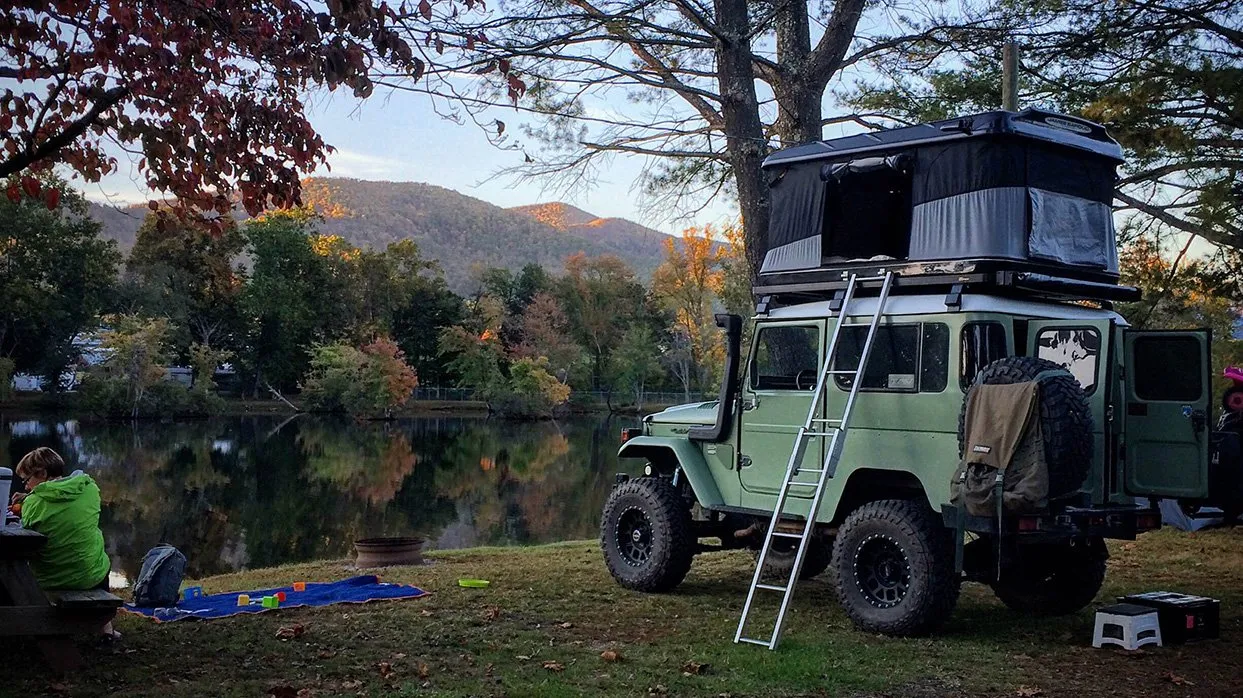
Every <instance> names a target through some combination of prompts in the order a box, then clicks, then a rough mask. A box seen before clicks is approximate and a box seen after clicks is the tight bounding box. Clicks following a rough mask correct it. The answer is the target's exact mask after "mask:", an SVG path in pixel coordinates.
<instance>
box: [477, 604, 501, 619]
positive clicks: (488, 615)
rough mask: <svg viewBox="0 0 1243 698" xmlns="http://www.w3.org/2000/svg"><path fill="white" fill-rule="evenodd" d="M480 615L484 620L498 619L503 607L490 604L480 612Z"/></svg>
mask: <svg viewBox="0 0 1243 698" xmlns="http://www.w3.org/2000/svg"><path fill="white" fill-rule="evenodd" d="M479 617H480V618H482V619H484V620H496V619H497V618H500V617H501V607H500V606H488V607H487V608H485V609H483V612H481V613H480V614H479Z"/></svg>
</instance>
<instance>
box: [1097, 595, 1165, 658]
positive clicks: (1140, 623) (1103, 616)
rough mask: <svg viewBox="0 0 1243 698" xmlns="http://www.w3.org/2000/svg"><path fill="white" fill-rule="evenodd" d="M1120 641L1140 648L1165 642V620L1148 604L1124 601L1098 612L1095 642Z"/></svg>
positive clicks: (1123, 645) (1103, 643) (1117, 643)
mask: <svg viewBox="0 0 1243 698" xmlns="http://www.w3.org/2000/svg"><path fill="white" fill-rule="evenodd" d="M1106 644H1110V645H1118V646H1119V647H1122V648H1124V649H1128V650H1137V649H1139V648H1140V647H1142V646H1144V645H1151V644H1156V646H1157V647H1160V646H1161V624H1160V622H1159V621H1158V620H1157V611H1156V609H1154V608H1150V607H1148V606H1140V605H1138V604H1133V603H1120V604H1115V605H1113V606H1106V607H1104V608H1102V609H1100V610H1099V611H1097V612H1096V632H1095V633H1094V634H1093V637H1092V646H1093V647H1100V646H1101V645H1106Z"/></svg>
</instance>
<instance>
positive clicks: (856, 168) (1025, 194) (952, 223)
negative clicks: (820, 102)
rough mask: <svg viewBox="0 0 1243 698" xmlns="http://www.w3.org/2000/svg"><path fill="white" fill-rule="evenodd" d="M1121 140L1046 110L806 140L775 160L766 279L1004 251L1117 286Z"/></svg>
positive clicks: (986, 256)
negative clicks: (1114, 210)
mask: <svg viewBox="0 0 1243 698" xmlns="http://www.w3.org/2000/svg"><path fill="white" fill-rule="evenodd" d="M1120 162H1122V149H1121V148H1120V147H1119V146H1118V144H1117V142H1115V141H1114V140H1113V139H1112V138H1110V137H1109V135H1108V134H1106V133H1105V129H1104V128H1103V127H1101V126H1100V125H1098V124H1094V123H1091V122H1088V121H1084V120H1082V119H1078V118H1075V117H1069V116H1064V115H1059V114H1053V113H1050V112H1045V111H1039V110H1027V111H1023V112H1019V113H1013V112H1001V111H998V112H988V113H984V114H978V115H975V116H968V117H963V118H958V119H951V120H947V121H939V122H935V123H931V124H921V125H919V126H910V127H906V128H898V129H893V130H889V131H880V132H876V133H868V134H860V135H855V136H848V137H845V138H837V139H833V140H829V141H820V142H815V143H809V144H806V145H801V146H797V147H794V148H789V149H786V150H782V151H780V152H777V153H774V154H772V155H771V156H769V157H768V159H767V160H766V161H765V163H764V170H765V173H766V175H767V177H768V182H769V186H770V188H771V193H772V216H771V219H770V223H769V234H768V235H769V239H768V243H769V244H768V253H767V256H766V257H765V258H764V263H763V265H762V267H761V269H760V275H761V279H762V282H764V283H769V284H775V283H782V282H783V280H784V279H788V280H790V281H795V280H797V279H799V278H800V277H804V276H806V273H807V272H809V271H815V270H820V269H824V268H833V267H840V266H849V265H851V264H853V263H857V262H870V263H872V264H875V263H877V262H884V261H889V260H893V261H900V262H903V263H911V262H933V261H947V260H1001V261H1003V262H1006V263H1013V264H1015V265H1016V266H1018V267H1020V268H1027V269H1036V270H1041V271H1046V272H1048V271H1052V272H1053V273H1055V274H1057V275H1059V276H1074V277H1078V278H1083V279H1093V280H1097V281H1105V282H1113V283H1116V281H1117V277H1118V255H1117V247H1116V243H1115V239H1114V227H1113V217H1112V214H1111V209H1110V202H1111V201H1112V199H1113V187H1114V182H1115V178H1116V175H1115V168H1116V166H1117V165H1118V164H1119V163H1120Z"/></svg>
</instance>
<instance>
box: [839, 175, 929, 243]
mask: <svg viewBox="0 0 1243 698" xmlns="http://www.w3.org/2000/svg"><path fill="white" fill-rule="evenodd" d="M832 167H834V166H833V165H828V166H826V168H832ZM827 179H828V186H827V187H826V188H825V197H824V245H823V247H822V251H823V252H822V253H823V254H824V256H825V257H826V258H827V259H828V260H831V261H842V260H851V259H870V258H872V257H876V256H885V257H891V258H893V259H906V258H907V254H908V251H909V249H910V246H911V174H910V172H909V170H908V171H902V170H899V169H894V168H892V167H879V168H875V169H869V170H867V171H862V172H855V171H848V172H844V173H842V174H839V175H833V174H829V175H827Z"/></svg>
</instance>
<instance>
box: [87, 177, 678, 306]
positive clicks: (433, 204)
mask: <svg viewBox="0 0 1243 698" xmlns="http://www.w3.org/2000/svg"><path fill="white" fill-rule="evenodd" d="M303 199H304V201H306V202H307V203H308V204H311V205H313V206H315V208H316V210H317V211H320V212H321V214H323V215H324V216H325V217H324V219H323V220H321V221H320V222H319V223H318V224H317V226H316V227H317V229H318V231H319V232H320V233H323V234H327V235H340V236H341V237H342V238H344V239H345V240H347V241H348V242H349V243H350V244H352V245H355V246H358V247H365V248H371V249H383V248H384V247H385V246H387V245H388V244H389V243H392V242H397V241H398V240H403V239H411V240H414V242H416V243H417V244H418V245H419V248H420V250H421V251H422V252H423V254H424V256H425V257H427V258H428V259H434V260H436V261H437V262H439V263H440V266H441V268H442V269H444V272H445V278H446V280H447V281H448V283H449V286H450V288H452V289H453V290H454V291H456V292H458V293H471V292H473V291H475V290H477V289H476V288H475V286H476V284H475V282H474V272H475V270H476V269H477V268H479V267H503V268H507V269H512V270H517V269H520V268H522V267H523V266H524V265H526V264H531V263H535V264H539V265H541V266H543V267H545V268H547V269H549V270H550V271H559V270H560V269H561V268H562V265H563V264H564V261H565V258H566V257H568V256H570V255H572V254H576V253H579V252H582V253H584V254H587V255H588V256H596V255H601V254H613V255H616V256H618V257H620V258H622V259H623V260H625V261H626V262H627V263H628V264H630V266H631V267H632V268H634V270H635V272H636V274H638V275H639V276H640V277H641V278H644V279H646V278H648V277H649V276H650V275H651V273H652V271H653V270H654V269H655V268H656V266H657V265H659V264H660V261H661V259H662V256H663V253H664V240H667V239H670V238H671V236H670V235H668V234H666V233H663V232H661V231H658V230H654V229H652V228H648V227H646V226H643V225H640V224H639V223H635V222H634V221H630V220H627V219H624V218H601V217H599V216H596V215H594V214H592V213H590V212H588V211H584V210H582V209H580V208H577V207H574V206H571V205H569V204H566V203H564V202H549V203H542V204H528V205H526V206H517V207H513V208H502V207H500V206H496V205H495V204H492V203H490V202H487V201H484V200H482V199H478V198H475V197H471V196H468V195H466V194H462V193H461V192H458V191H454V190H452V189H448V188H445V187H441V186H438V185H435V184H427V183H423V182H384V181H373V180H362V179H353V178H345V177H314V178H309V179H307V180H306V181H304V183H303ZM146 212H147V211H146V206H145V205H133V206H125V207H116V206H109V205H106V204H98V203H94V202H92V203H91V205H90V215H91V217H92V218H94V219H95V220H97V221H99V222H100V223H101V225H102V227H103V230H102V234H103V236H104V237H105V238H108V239H112V240H116V241H117V244H118V247H120V248H121V250H122V251H123V252H128V251H129V249H131V248H132V247H133V244H134V238H135V235H136V233H137V230H138V227H139V226H140V225H141V224H142V221H143V218H144V217H145V215H146Z"/></svg>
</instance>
